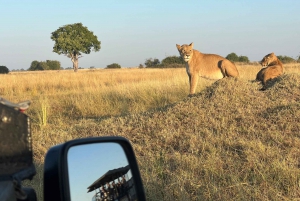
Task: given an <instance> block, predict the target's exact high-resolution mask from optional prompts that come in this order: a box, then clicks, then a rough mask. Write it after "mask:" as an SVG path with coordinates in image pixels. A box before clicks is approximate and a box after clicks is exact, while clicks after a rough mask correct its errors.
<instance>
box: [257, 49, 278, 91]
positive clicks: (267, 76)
mask: <svg viewBox="0 0 300 201" xmlns="http://www.w3.org/2000/svg"><path fill="white" fill-rule="evenodd" d="M260 64H261V65H262V67H263V68H262V69H261V70H260V71H259V72H258V73H257V75H256V80H257V81H261V82H262V84H263V88H261V89H260V90H265V89H266V84H267V81H268V80H271V79H274V78H276V77H278V76H280V75H281V74H282V73H283V65H282V63H281V61H280V60H279V59H278V58H277V57H276V55H275V54H274V52H272V53H270V54H267V55H266V56H264V58H263V59H262V60H261V62H260Z"/></svg>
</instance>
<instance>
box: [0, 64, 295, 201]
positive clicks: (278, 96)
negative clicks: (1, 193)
mask: <svg viewBox="0 0 300 201" xmlns="http://www.w3.org/2000/svg"><path fill="white" fill-rule="evenodd" d="M259 69H260V66H253V65H238V70H239V72H240V78H239V79H238V80H235V79H224V80H221V81H218V82H216V83H214V81H212V80H205V79H200V80H199V84H198V87H197V92H198V95H197V96H196V97H193V98H187V95H188V91H189V86H188V78H187V75H186V72H185V69H120V70H115V69H114V70H109V69H103V70H93V71H91V70H79V72H78V73H74V72H71V71H52V72H26V73H11V74H8V75H0V80H1V83H2V84H1V85H0V96H1V97H4V98H6V99H9V100H11V101H14V102H18V101H22V100H26V99H29V100H32V105H31V107H30V109H29V110H28V112H27V114H28V115H29V116H30V117H31V119H32V132H33V140H34V142H33V147H34V158H35V161H36V164H37V166H38V168H39V171H38V173H39V174H38V175H37V176H36V177H35V179H34V182H32V183H30V185H33V186H34V187H36V188H38V189H41V184H40V183H41V179H42V176H41V173H42V167H43V160H44V156H45V153H46V151H47V149H48V148H49V147H51V146H53V145H55V144H58V143H61V142H65V141H67V140H70V139H74V138H81V137H89V136H103V135H120V136H124V137H127V138H128V139H129V140H130V141H131V142H132V144H133V147H134V149H135V152H136V155H137V159H138V162H139V165H140V169H141V173H142V179H143V181H144V184H145V189H146V192H147V199H148V200H291V199H296V198H298V197H299V196H300V195H299V193H298V192H299V191H300V189H299V184H300V177H299V175H300V171H299V167H298V165H299V157H298V156H299V154H300V148H299V147H300V142H299V137H300V136H299V130H300V129H299V124H300V121H299V117H300V114H299V111H300V110H299V109H300V107H299V104H298V103H299V100H300V98H299V97H300V93H299V91H300V89H299V81H300V80H299V78H298V77H297V76H299V75H300V66H299V65H298V66H297V65H296V64H293V65H291V66H289V65H285V75H284V76H282V79H281V80H280V79H279V80H275V83H274V86H272V87H271V88H270V89H269V90H267V91H266V92H260V91H258V89H259V88H260V87H261V86H260V84H259V83H255V82H251V81H252V80H254V79H255V77H256V73H257V72H258V71H259ZM294 74H295V75H296V76H294V77H293V76H292V75H294ZM293 84H294V85H293ZM199 92H200V93H199ZM38 193H39V197H40V199H42V191H41V190H39V191H38Z"/></svg>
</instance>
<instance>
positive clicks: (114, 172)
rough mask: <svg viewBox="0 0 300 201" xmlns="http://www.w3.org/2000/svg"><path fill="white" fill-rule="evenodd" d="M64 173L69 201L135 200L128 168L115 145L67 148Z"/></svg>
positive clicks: (126, 162)
mask: <svg viewBox="0 0 300 201" xmlns="http://www.w3.org/2000/svg"><path fill="white" fill-rule="evenodd" d="M68 173H69V184H70V198H71V201H106V200H107V201H110V200H113V201H116V200H122V201H123V200H124V201H126V200H130V201H131V200H137V199H136V189H135V185H134V182H133V178H132V173H131V170H130V166H129V163H128V160H127V157H126V154H125V152H124V150H123V148H122V147H121V145H119V144H118V143H113V142H102V143H92V144H86V145H77V146H73V147H71V148H70V149H69V151H68Z"/></svg>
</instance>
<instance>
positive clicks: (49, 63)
mask: <svg viewBox="0 0 300 201" xmlns="http://www.w3.org/2000/svg"><path fill="white" fill-rule="evenodd" d="M60 68H61V66H60V62H59V61H55V60H46V61H37V60H34V61H32V62H31V65H30V67H29V68H28V70H30V71H35V70H59V69H60Z"/></svg>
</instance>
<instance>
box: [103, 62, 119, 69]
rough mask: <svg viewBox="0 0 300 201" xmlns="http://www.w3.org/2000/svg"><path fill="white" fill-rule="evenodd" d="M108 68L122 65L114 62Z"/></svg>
mask: <svg viewBox="0 0 300 201" xmlns="http://www.w3.org/2000/svg"><path fill="white" fill-rule="evenodd" d="M106 68H121V66H120V65H119V64H117V63H112V64H110V65H107V66H106Z"/></svg>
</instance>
